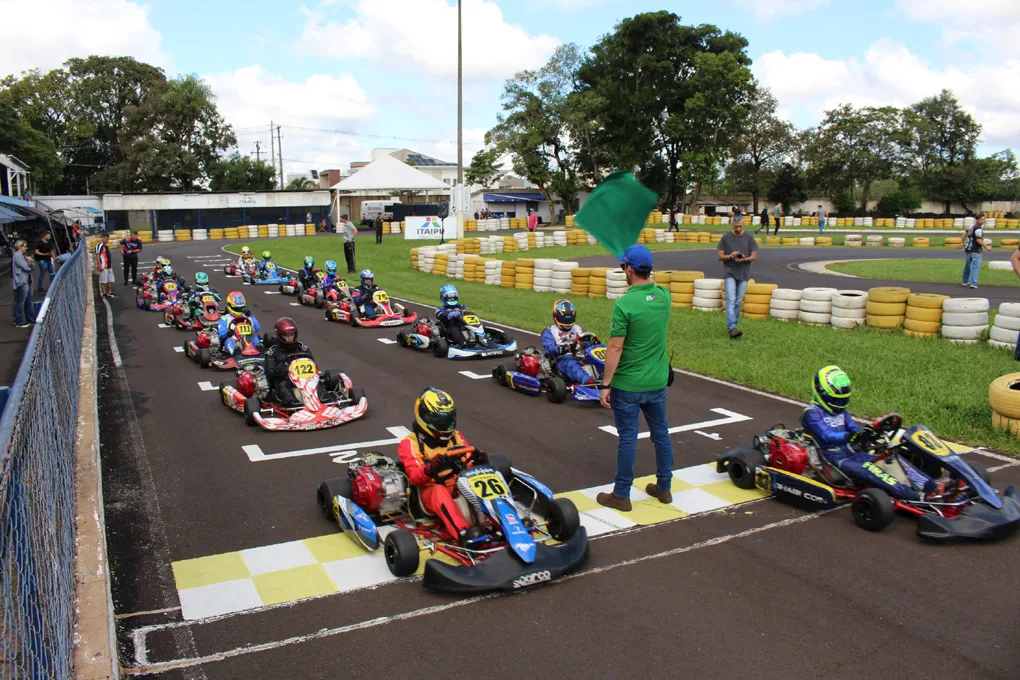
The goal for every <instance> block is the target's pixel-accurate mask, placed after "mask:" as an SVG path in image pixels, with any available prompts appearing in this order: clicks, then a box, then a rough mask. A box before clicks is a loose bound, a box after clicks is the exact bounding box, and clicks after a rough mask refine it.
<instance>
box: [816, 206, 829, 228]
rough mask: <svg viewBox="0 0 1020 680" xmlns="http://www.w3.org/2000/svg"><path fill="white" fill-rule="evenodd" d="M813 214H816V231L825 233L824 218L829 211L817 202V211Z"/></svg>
mask: <svg viewBox="0 0 1020 680" xmlns="http://www.w3.org/2000/svg"><path fill="white" fill-rule="evenodd" d="M815 214H816V215H818V233H819V234H823V233H825V220H826V218H828V216H829V213H828V211H826V210H825V208H823V207H822V206H821V204H819V205H818V212H816V213H815Z"/></svg>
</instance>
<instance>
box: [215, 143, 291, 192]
mask: <svg viewBox="0 0 1020 680" xmlns="http://www.w3.org/2000/svg"><path fill="white" fill-rule="evenodd" d="M208 170H209V189H210V190H211V191H272V190H273V189H274V188H275V186H276V183H275V180H276V172H275V170H274V168H273V166H271V165H269V164H268V163H266V162H265V161H261V160H258V161H256V160H252V158H251V157H249V156H242V155H241V154H239V153H237V152H235V153H233V154H232V155H231V156H228V157H226V158H221V159H219V160H217V161H214V162H212V163H210V164H209V168H208ZM298 180H303V181H306V182H307V181H310V180H308V179H307V178H304V177H298V178H296V179H295V180H294V181H295V182H296V181H298ZM291 184H294V182H291ZM287 188H288V189H292V188H293V187H291V186H288V187H287ZM301 188H306V187H301Z"/></svg>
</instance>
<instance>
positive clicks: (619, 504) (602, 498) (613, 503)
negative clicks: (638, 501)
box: [595, 493, 633, 512]
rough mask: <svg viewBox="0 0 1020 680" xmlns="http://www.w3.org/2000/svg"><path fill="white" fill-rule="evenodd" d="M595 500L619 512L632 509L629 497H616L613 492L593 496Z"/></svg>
mask: <svg viewBox="0 0 1020 680" xmlns="http://www.w3.org/2000/svg"><path fill="white" fill-rule="evenodd" d="M595 502H596V503H598V504H599V505H604V506H606V507H607V508H612V509H613V510H619V511H620V512H630V511H631V510H632V509H633V506H631V504H630V499H629V498H617V497H616V495H615V494H611V493H600V494H599V495H598V496H595Z"/></svg>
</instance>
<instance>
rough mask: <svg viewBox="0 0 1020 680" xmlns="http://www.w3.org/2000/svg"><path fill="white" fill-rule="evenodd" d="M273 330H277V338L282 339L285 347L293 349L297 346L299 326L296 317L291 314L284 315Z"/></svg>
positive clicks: (281, 342) (281, 341)
mask: <svg viewBox="0 0 1020 680" xmlns="http://www.w3.org/2000/svg"><path fill="white" fill-rule="evenodd" d="M273 330H274V331H276V339H277V340H279V341H280V344H281V345H282V346H283V348H284V349H290V350H292V349H294V348H295V347H297V345H298V341H297V336H298V327H297V322H296V321H294V319H292V318H290V317H289V316H285V317H283V318H282V319H280V320H279V321H277V322H276V325H275V326H273Z"/></svg>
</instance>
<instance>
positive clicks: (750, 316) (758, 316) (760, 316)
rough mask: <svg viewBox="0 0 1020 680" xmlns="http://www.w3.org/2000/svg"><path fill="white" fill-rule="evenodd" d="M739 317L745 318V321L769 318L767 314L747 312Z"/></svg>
mask: <svg viewBox="0 0 1020 680" xmlns="http://www.w3.org/2000/svg"><path fill="white" fill-rule="evenodd" d="M740 316H742V317H745V318H747V319H767V318H769V315H768V314H751V313H749V312H741V313H740Z"/></svg>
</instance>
